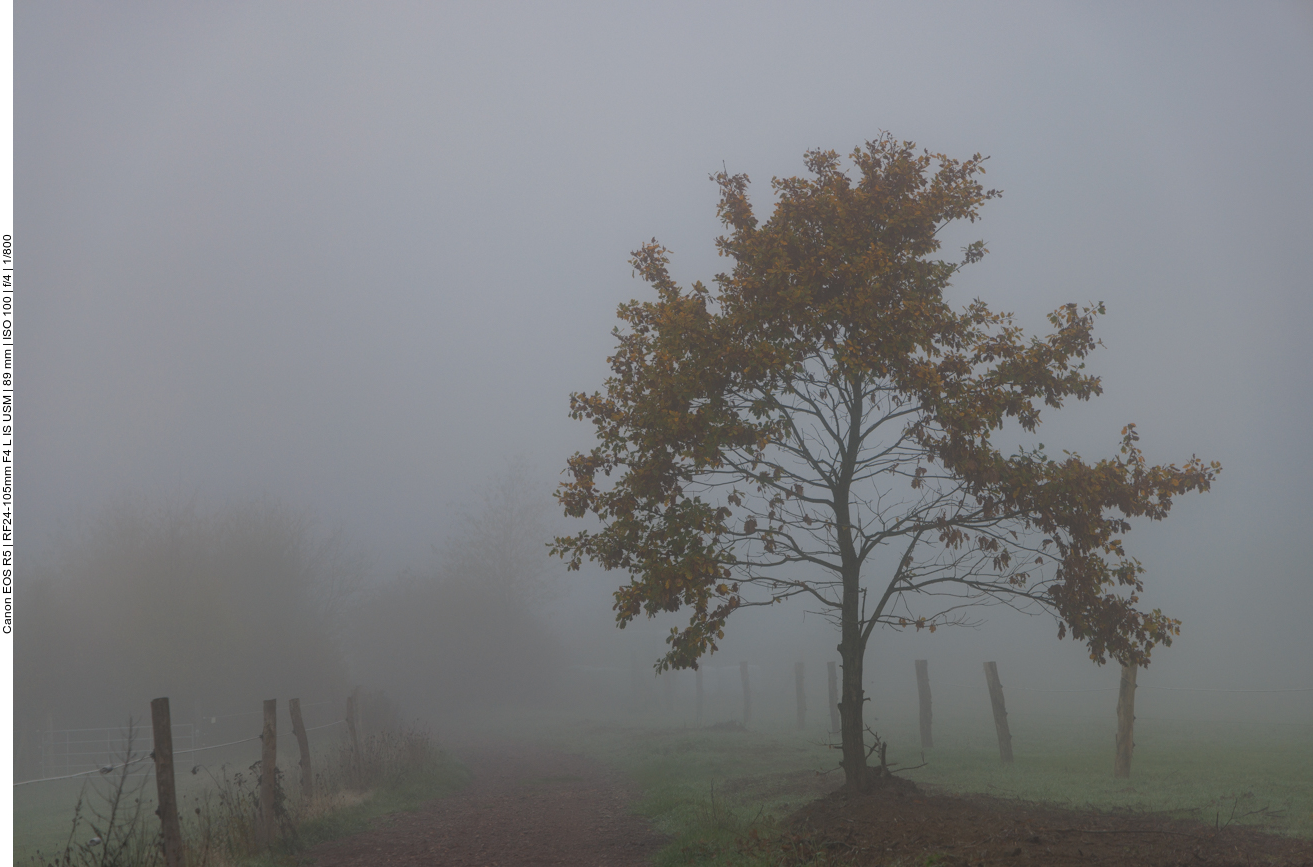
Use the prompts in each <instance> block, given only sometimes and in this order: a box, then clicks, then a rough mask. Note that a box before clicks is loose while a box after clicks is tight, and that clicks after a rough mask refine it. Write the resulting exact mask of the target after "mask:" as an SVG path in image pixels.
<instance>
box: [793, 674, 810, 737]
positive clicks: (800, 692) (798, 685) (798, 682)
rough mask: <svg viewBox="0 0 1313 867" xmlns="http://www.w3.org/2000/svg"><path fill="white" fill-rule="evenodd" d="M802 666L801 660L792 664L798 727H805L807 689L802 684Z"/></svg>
mask: <svg viewBox="0 0 1313 867" xmlns="http://www.w3.org/2000/svg"><path fill="white" fill-rule="evenodd" d="M802 674H803V666H802V663H801V662H795V663H794V664H793V689H794V693H795V694H796V697H797V700H798V728H800V729H804V728H806V727H807V691H806V690H805V689H803V685H802Z"/></svg>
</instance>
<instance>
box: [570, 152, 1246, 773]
mask: <svg viewBox="0 0 1313 867" xmlns="http://www.w3.org/2000/svg"><path fill="white" fill-rule="evenodd" d="M849 159H850V160H851V164H852V168H851V170H849V171H851V175H850V173H849V171H845V169H844V167H843V165H842V163H841V160H840V157H839V155H838V154H837V153H835V152H833V151H820V150H817V151H811V152H809V153H808V154H807V155H806V164H807V169H808V171H809V176H807V177H792V178H786V179H775V180H773V181H772V186H773V188H774V191H775V194H776V203H775V208H774V211H773V213H772V214H771V216H770V218H769V219H767V220H766V221H765V222H764V223H762V222H759V220H758V218H757V217H756V215H755V214H754V212H753V209H752V206H751V204H750V202H749V198H748V178H747V176H745V175H742V174H735V175H731V174H728V173H726V172H722V173H719V174H716V175H714V176H713V179H714V180H715V181H716V183H718V184H719V186H720V204H719V209H718V210H719V216H720V218H721V220H722V222H723V223H724V225H725V227H726V229H727V234H725V235H724V236H722V237H720V238H718V239H717V241H716V244H717V247H718V249H719V252H720V254H721V255H722V256H725V257H727V258H728V259H730V260H731V261H732V263H733V267H732V269H731V270H729V271H728V272H727V273H722V274H718V275H716V277H715V280H714V288H709V287H707V286H705V285H704V284H702V283H701V282H696V283H694V284H693V285H692V286H690V287H688V288H683V287H681V286H679V285H678V284H676V282H675V281H674V280H673V279H672V278H671V276H670V274H669V271H668V263H669V252H668V251H667V250H666V249H665V248H664V247H662V246H661V245H660V244H659V243H657V242H656V241H655V240H653V241H652V242H650V243H648V244H645V245H644V246H643V247H642V248H641V249H639V250H638V251H637V252H635V253H634V254H633V259H632V262H633V265H634V268H635V270H636V272H637V273H638V274H639V275H640V276H641V277H642V278H643V279H644V280H645V281H646V282H647V283H649V284H650V285H651V287H652V288H653V289H654V290H655V293H656V298H655V300H646V301H631V302H629V303H627V304H624V305H622V306H621V307H620V309H619V314H618V315H619V317H620V319H621V320H622V321H623V323H624V324H625V327H624V328H623V330H622V329H617V330H616V332H615V334H616V338H617V344H618V345H617V348H616V351H615V353H614V355H612V356H611V357H610V359H608V361H609V364H610V367H611V375H610V377H609V378H608V379H607V380H606V384H605V389H604V390H603V391H601V392H596V393H592V394H583V393H576V394H573V395H571V404H570V411H571V415H572V416H573V417H574V418H576V419H586V420H588V421H591V422H592V423H593V425H594V426H595V428H596V434H597V439H598V444H597V446H596V447H595V448H593V449H592V451H591V452H589V453H587V454H576V455H575V456H573V457H572V458H570V460H569V478H568V480H567V481H566V482H565V483H563V484H562V486H561V487H560V489H559V490H558V499H559V500H560V502H561V504H562V505H563V506H564V508H565V511H566V513H567V514H569V515H571V516H574V517H584V516H586V515H592V516H594V517H596V518H597V519H598V521H599V522H600V523H599V526H598V528H597V529H593V530H583V531H581V532H579V533H577V534H576V535H573V536H567V537H561V538H558V539H557V540H556V544H555V551H556V553H558V554H559V555H561V556H563V557H565V558H567V559H568V561H569V563H570V566H571V567H572V568H578V567H579V566H580V565H581V564H582V562H583V561H584V560H585V559H589V560H594V561H596V562H597V563H599V564H601V565H602V566H603V567H605V568H607V569H619V570H623V571H625V572H627V573H629V576H630V578H629V581H628V582H627V583H626V584H625V585H624V586H622V587H620V588H619V589H618V590H617V591H616V594H615V600H616V602H615V610H616V612H617V614H616V616H617V620H618V622H619V624H620V625H621V626H622V627H623V626H624V624H625V623H627V622H629V621H631V620H633V619H634V618H636V617H638V616H639V615H640V614H646V615H648V616H655V615H656V614H658V613H659V612H674V611H681V610H683V611H687V612H688V613H689V615H690V616H689V619H688V622H687V625H686V626H684V627H683V628H672V630H671V632H670V634H669V636H668V637H667V641H668V644H669V652H668V653H666V654H665V656H664V657H663V658H662V659H661V660H660V661H659V662H658V663H657V666H658V668H660V669H664V668H668V667H675V668H683V667H690V666H696V665H697V661H698V659H699V658H700V657H701V656H702V655H703V654H706V653H709V652H714V651H715V650H716V649H717V642H718V641H719V640H721V639H723V637H724V629H725V625H726V621H727V619H728V618H729V616H730V615H731V614H732V613H733V612H734V611H736V610H738V609H740V608H744V607H750V606H754V605H770V604H776V603H779V602H781V601H783V600H785V599H788V598H790V597H793V596H804V597H806V598H808V599H809V600H810V602H811V604H813V605H816V606H818V607H819V608H820V609H821V610H822V611H823V612H826V613H827V615H828V616H830V618H831V619H832V620H833V621H834V622H835V623H836V624H837V625H838V626H839V630H840V636H841V639H840V644H839V651H840V656H841V659H842V661H843V667H844V670H843V694H842V696H843V697H842V701H841V705H840V711H841V718H842V720H843V735H842V737H843V751H844V759H843V765H844V768H845V773H846V776H847V780H848V783H849V784H850V785H856V786H862V785H865V780H866V779H867V775H866V764H865V758H866V752H865V746H864V744H865V741H864V737H865V735H864V731H865V727H864V724H863V721H862V702H863V698H862V683H861V671H862V664H863V658H864V653H865V648H866V643H867V640H868V639H869V637H870V635H871V633H872V631H873V629H874V628H875V627H876V626H877V625H886V626H891V627H894V628H915V629H922V628H927V629H931V630H934V629H937V628H939V627H942V626H946V625H952V624H960V623H965V622H970V620H969V613H968V612H969V609H970V608H972V607H973V606H977V605H982V604H1005V605H1010V606H1013V607H1019V608H1030V609H1039V610H1045V611H1048V612H1050V613H1052V615H1053V616H1054V617H1055V619H1056V621H1057V631H1058V635H1059V637H1064V636H1066V635H1067V634H1068V633H1070V634H1071V636H1073V637H1074V638H1076V639H1079V640H1082V641H1084V642H1085V643H1086V644H1087V646H1088V648H1089V653H1090V656H1091V658H1092V659H1094V660H1095V661H1097V662H1099V663H1103V662H1104V661H1106V660H1107V659H1108V658H1109V657H1112V658H1115V659H1117V660H1120V661H1121V662H1123V663H1125V664H1130V665H1144V664H1147V662H1148V660H1149V654H1150V652H1151V650H1152V649H1153V648H1154V647H1155V646H1156V645H1157V644H1160V643H1161V644H1165V645H1170V643H1171V639H1172V636H1174V635H1176V634H1178V633H1179V627H1180V624H1179V622H1178V621H1177V620H1175V619H1172V618H1170V617H1168V616H1167V615H1165V614H1163V613H1162V612H1161V611H1159V610H1158V609H1154V610H1152V611H1143V610H1141V609H1140V608H1138V607H1137V604H1138V602H1139V594H1140V593H1141V592H1142V591H1143V573H1144V570H1143V567H1142V566H1141V564H1140V563H1139V561H1137V560H1136V559H1135V558H1133V557H1131V556H1130V555H1128V554H1127V553H1126V551H1125V549H1124V546H1123V537H1124V536H1125V534H1126V533H1127V532H1128V531H1129V530H1130V528H1131V525H1130V520H1131V519H1133V518H1137V517H1148V518H1152V519H1155V520H1159V519H1162V518H1163V517H1165V516H1166V515H1167V513H1168V511H1169V509H1170V508H1171V505H1172V501H1173V498H1174V497H1176V496H1177V495H1179V494H1182V493H1185V492H1187V491H1191V490H1199V491H1205V490H1207V489H1208V488H1209V486H1210V484H1211V483H1212V481H1213V480H1214V478H1215V476H1216V474H1217V473H1218V472H1219V471H1220V469H1221V467H1220V465H1218V464H1217V463H1216V462H1213V463H1209V464H1205V463H1204V462H1203V461H1201V460H1200V459H1199V458H1197V457H1191V458H1190V459H1189V460H1188V461H1186V462H1185V463H1184V465H1183V466H1181V467H1177V466H1175V465H1170V466H1148V465H1147V462H1146V460H1145V458H1144V456H1143V454H1142V453H1141V451H1140V449H1139V447H1138V446H1137V442H1138V435H1137V433H1136V430H1135V427H1134V425H1127V426H1126V427H1125V428H1123V430H1122V434H1121V442H1120V450H1119V453H1118V454H1117V455H1116V456H1115V457H1112V458H1105V459H1103V460H1100V461H1098V462H1095V463H1089V462H1086V461H1085V460H1083V459H1082V458H1081V457H1080V456H1079V455H1076V454H1072V453H1064V457H1062V458H1061V459H1055V458H1052V457H1050V456H1049V455H1048V454H1047V453H1046V452H1045V450H1044V447H1043V446H1042V445H1038V446H1035V447H1027V446H1025V445H1024V444H1023V445H1014V446H1012V447H1010V448H1007V447H999V446H996V445H995V443H994V439H1002V438H1003V436H1002V434H1003V433H1004V432H1005V426H1008V425H1015V429H1013V428H1008V432H1011V433H1016V432H1018V431H1024V432H1027V433H1034V432H1035V431H1036V429H1037V427H1038V425H1039V423H1040V413H1041V408H1042V407H1045V406H1047V407H1052V408H1055V409H1056V408H1058V407H1061V406H1062V405H1063V403H1064V402H1065V401H1066V400H1068V399H1072V398H1074V399H1076V400H1087V399H1089V398H1090V397H1092V396H1094V395H1097V394H1099V393H1100V392H1101V387H1100V383H1099V379H1098V378H1097V377H1095V376H1092V375H1090V374H1088V373H1086V372H1085V370H1084V362H1083V360H1084V359H1085V357H1086V356H1087V355H1088V354H1089V353H1090V352H1091V351H1092V350H1093V349H1094V348H1095V347H1096V346H1097V341H1096V340H1095V338H1094V336H1093V325H1094V320H1095V317H1096V316H1098V315H1099V314H1102V313H1103V306H1102V305H1101V304H1093V305H1089V306H1085V307H1080V306H1078V305H1076V304H1066V305H1064V306H1062V307H1059V308H1058V309H1057V310H1056V311H1055V312H1054V313H1052V314H1050V316H1049V321H1050V322H1051V323H1052V327H1053V329H1054V330H1053V331H1052V333H1051V334H1048V335H1047V336H1045V337H1042V338H1030V339H1027V338H1026V337H1025V335H1024V334H1023V333H1022V331H1021V329H1020V328H1019V327H1018V326H1017V325H1016V324H1015V323H1014V320H1013V318H1012V316H1011V315H1010V314H1006V313H995V312H993V311H991V310H990V309H989V307H988V306H987V305H986V304H985V303H984V302H982V301H979V300H977V301H974V302H972V303H970V304H968V305H966V306H965V307H964V308H962V309H960V310H958V309H954V308H953V307H952V306H950V305H949V304H948V303H947V302H946V301H945V299H944V290H945V288H946V287H947V286H948V285H949V282H950V280H951V279H952V278H954V276H955V275H957V273H958V272H959V271H960V270H961V269H962V268H963V267H964V266H966V265H969V264H971V263H974V262H977V261H979V260H980V259H981V258H982V257H983V256H984V255H985V254H986V252H987V251H986V248H985V245H984V242H983V241H976V242H974V243H972V244H969V245H968V246H967V247H965V248H964V249H963V250H962V254H961V257H960V258H959V259H956V260H947V259H943V258H939V257H938V253H939V250H940V238H939V235H940V232H941V230H942V229H943V227H944V226H946V225H948V224H949V223H952V222H954V221H957V220H963V219H965V220H968V221H970V222H973V223H974V222H975V220H976V219H977V217H978V213H979V210H980V208H981V206H982V205H983V204H984V203H985V202H986V201H988V200H990V199H993V198H996V197H997V196H999V195H1000V192H999V191H998V190H992V189H991V190H986V189H985V188H984V186H983V185H982V184H981V183H980V180H979V178H980V176H981V175H983V174H984V173H985V166H984V162H985V158H983V157H981V156H980V155H979V154H977V155H975V156H973V157H971V158H970V159H968V160H963V161H959V160H955V159H951V158H949V157H947V156H945V155H943V154H936V153H929V152H926V151H923V150H921V151H919V150H918V149H917V147H916V146H915V145H914V144H913V143H911V142H905V141H897V140H895V139H894V138H893V137H891V136H889V135H887V134H886V135H883V136H881V137H880V138H878V139H876V140H874V141H870V142H867V143H866V144H865V145H864V146H862V147H859V148H857V149H856V150H854V151H853V152H852V154H851V155H850V157H849ZM1014 439H1016V440H1018V441H1020V440H1022V439H1023V437H1019V436H1018V437H1014ZM1005 450H1007V451H1009V452H1010V453H1007V454H1005V453H1004V452H1005ZM608 480H609V481H608Z"/></svg>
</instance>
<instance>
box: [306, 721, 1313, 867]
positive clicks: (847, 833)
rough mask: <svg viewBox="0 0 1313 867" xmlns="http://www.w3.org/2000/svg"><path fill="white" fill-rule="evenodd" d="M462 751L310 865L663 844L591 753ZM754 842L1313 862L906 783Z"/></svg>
mask: <svg viewBox="0 0 1313 867" xmlns="http://www.w3.org/2000/svg"><path fill="white" fill-rule="evenodd" d="M456 754H457V756H458V757H459V758H460V759H461V760H462V761H464V762H465V763H466V764H467V765H468V766H469V768H470V770H471V771H472V772H473V774H474V783H473V784H472V785H471V786H470V787H469V788H468V789H467V790H465V791H463V792H461V793H459V794H457V795H454V796H452V797H450V798H444V799H441V800H438V801H434V802H432V803H430V804H428V805H426V806H425V807H423V808H422V809H420V810H419V811H417V812H415V813H401V814H397V815H394V816H389V817H386V818H385V819H383V820H380V821H379V822H378V823H377V824H376V825H375V827H374V828H373V829H372V830H370V831H368V832H366V833H364V834H360V835H357V836H355V837H350V838H346V839H343V840H337V841H334V842H331V843H326V844H323V845H320V846H316V847H314V848H313V849H311V850H309V851H308V852H306V853H303V856H302V859H301V863H302V864H305V865H313V867H348V865H349V867H363V865H372V864H387V865H416V867H418V865H500V867H511V865H516V867H518V865H525V867H529V865H558V864H570V865H580V867H592V865H608V867H629V865H635V867H636V865H645V864H650V863H651V859H652V857H653V856H654V855H655V853H656V852H657V851H658V850H659V849H660V848H661V847H662V846H663V845H664V843H665V841H664V840H663V838H662V837H661V835H660V834H658V833H657V832H656V831H654V830H653V828H652V827H651V825H650V824H649V823H648V822H647V821H646V820H645V819H642V818H640V817H638V816H634V815H632V814H631V813H630V812H629V809H630V804H632V802H633V801H634V799H635V798H636V797H637V796H638V792H637V791H636V790H635V789H634V788H633V787H632V786H631V785H629V784H627V783H626V782H625V781H624V779H623V778H622V777H621V776H619V775H618V774H617V773H615V772H614V771H611V770H608V769H607V768H606V767H604V766H603V765H601V764H599V763H597V762H595V761H592V760H590V759H588V758H586V757H584V756H579V755H571V754H565V753H557V752H550V751H544V750H542V749H537V750H535V749H533V748H531V747H529V746H522V745H508V744H506V743H499V744H482V745H475V746H472V747H468V748H466V749H464V750H457V751H456ZM799 784H800V785H799V788H800V791H799V794H800V795H804V797H805V793H804V792H803V791H802V790H803V789H806V790H809V792H810V793H813V796H814V792H815V790H816V787H815V781H810V782H809V781H803V780H799ZM745 845H746V847H747V848H748V849H757V850H758V851H759V852H761V853H762V854H766V855H768V856H769V858H768V859H767V861H768V863H777V864H795V863H815V864H833V865H848V864H852V865H894V864H901V865H918V867H920V865H923V864H934V865H938V867H967V865H971V867H974V865H1025V864H1034V865H1045V867H1049V865H1052V867H1065V865H1100V864H1102V865H1119V867H1120V865H1125V867H1150V865H1152V867H1168V865H1171V867H1177V865H1201V867H1202V865H1214V867H1216V865H1260V864H1261V865H1287V867H1295V865H1313V840H1307V839H1295V838H1288V837H1279V836H1275V835H1270V834H1264V833H1262V832H1260V831H1258V830H1255V829H1252V828H1240V827H1235V826H1232V827H1224V828H1221V829H1218V828H1215V827H1213V826H1211V825H1200V824H1198V823H1189V822H1182V821H1180V820H1177V819H1171V818H1166V817H1162V816H1157V815H1153V814H1143V813H1120V812H1115V813H1102V812H1095V811H1077V810H1066V809H1060V808H1057V807H1050V806H1045V805H1039V804H1028V803H1022V802H1017V801H1008V800H1003V799H999V798H990V797H985V796H976V795H967V796H959V795H949V794H935V793H927V792H925V791H922V790H921V789H918V788H917V787H916V786H914V785H912V784H911V783H908V782H906V781H902V780H896V781H894V783H893V784H892V785H888V786H885V787H882V788H881V789H879V790H878V791H876V792H875V793H873V794H870V795H865V796H862V797H858V798H847V797H845V796H844V795H843V794H842V793H841V792H835V793H833V794H830V795H827V796H825V797H823V798H821V799H819V800H816V801H813V802H812V803H810V804H808V805H807V806H806V807H804V808H803V809H801V810H799V811H798V812H797V813H795V814H794V815H793V816H792V817H791V818H790V819H789V820H788V821H787V822H786V823H785V826H784V832H783V835H782V836H781V837H779V838H776V839H772V840H771V841H769V842H757V843H755V844H754V843H753V842H752V841H750V840H749V841H745ZM927 859H929V860H927Z"/></svg>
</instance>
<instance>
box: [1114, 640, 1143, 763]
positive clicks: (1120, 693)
mask: <svg viewBox="0 0 1313 867" xmlns="http://www.w3.org/2000/svg"><path fill="white" fill-rule="evenodd" d="M1139 670H1140V667H1139V666H1138V665H1123V666H1122V679H1121V687H1120V688H1119V689H1118V690H1117V758H1116V759H1115V760H1114V761H1113V766H1112V775H1113V776H1114V777H1120V778H1127V777H1130V775H1131V753H1132V752H1134V751H1135V676H1136V674H1137V673H1138V672H1139Z"/></svg>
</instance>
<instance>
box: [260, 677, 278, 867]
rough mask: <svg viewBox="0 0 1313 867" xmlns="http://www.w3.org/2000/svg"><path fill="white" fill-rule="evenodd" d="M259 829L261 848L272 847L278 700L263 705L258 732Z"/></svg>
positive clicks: (267, 701) (276, 824) (275, 790)
mask: <svg viewBox="0 0 1313 867" xmlns="http://www.w3.org/2000/svg"><path fill="white" fill-rule="evenodd" d="M260 740H261V742H262V743H261V744H260V829H259V840H260V846H261V848H267V847H269V846H272V845H273V842H274V835H275V833H276V831H277V828H278V820H277V818H276V817H275V816H274V809H275V808H274V799H275V797H276V794H277V791H278V699H276V698H271V699H266V700H265V703H264V729H263V730H262V731H261V732H260Z"/></svg>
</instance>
